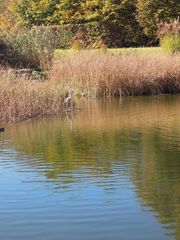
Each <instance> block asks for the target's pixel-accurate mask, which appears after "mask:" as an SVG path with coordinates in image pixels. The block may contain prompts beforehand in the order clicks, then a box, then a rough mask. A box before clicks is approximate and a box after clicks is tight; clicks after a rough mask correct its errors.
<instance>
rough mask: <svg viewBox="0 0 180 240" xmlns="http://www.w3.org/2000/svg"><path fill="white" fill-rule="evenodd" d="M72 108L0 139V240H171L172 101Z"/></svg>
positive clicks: (176, 111) (177, 130)
mask: <svg viewBox="0 0 180 240" xmlns="http://www.w3.org/2000/svg"><path fill="white" fill-rule="evenodd" d="M80 106H81V109H82V110H81V111H80V112H78V113H77V114H76V115H72V114H70V113H69V114H67V115H66V116H65V117H64V118H60V117H51V118H43V119H36V120H32V121H27V122H23V123H18V124H15V125H13V126H11V127H8V128H6V131H5V133H0V239H1V240H111V239H112V240H120V239H122V240H170V239H176V240H179V239H180V95H174V96H156V97H135V98H125V99H122V100H119V99H113V100H110V99H106V100H92V101H89V102H86V101H82V102H81V103H80Z"/></svg>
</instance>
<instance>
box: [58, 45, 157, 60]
mask: <svg viewBox="0 0 180 240" xmlns="http://www.w3.org/2000/svg"><path fill="white" fill-rule="evenodd" d="M84 51H87V50H84ZM89 51H91V52H95V53H109V54H113V55H122V54H132V53H135V54H136V53H137V54H160V53H162V49H161V48H160V47H139V48H99V49H94V50H89ZM79 52H80V50H79V49H73V48H71V49H56V50H55V52H54V58H55V59H58V58H60V57H62V56H72V55H76V54H78V53H79Z"/></svg>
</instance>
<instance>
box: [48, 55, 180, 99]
mask: <svg viewBox="0 0 180 240" xmlns="http://www.w3.org/2000/svg"><path fill="white" fill-rule="evenodd" d="M49 79H51V81H53V82H54V81H59V82H61V84H62V82H64V85H65V86H66V84H67V82H68V85H69V86H71V88H73V89H74V90H75V92H76V93H77V94H78V95H88V96H92V95H94V96H129V95H133V96H134V95H148V94H163V93H176V92H179V91H180V57H179V55H176V56H171V55H163V54H148V55H145V54H137V53H136V54H122V55H113V54H108V53H106V54H105V53H98V52H93V51H92V52H91V51H82V52H81V53H79V54H76V55H74V56H69V57H62V58H60V59H59V60H58V61H56V62H55V63H54V66H53V69H52V70H51V71H50V73H49Z"/></svg>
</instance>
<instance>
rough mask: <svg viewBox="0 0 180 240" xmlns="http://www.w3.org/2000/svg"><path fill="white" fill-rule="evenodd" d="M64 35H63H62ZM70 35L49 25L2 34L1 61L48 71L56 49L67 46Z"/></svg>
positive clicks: (0, 37) (15, 65)
mask: <svg viewBox="0 0 180 240" xmlns="http://www.w3.org/2000/svg"><path fill="white" fill-rule="evenodd" d="M61 36H62V37H61ZM66 38H68V37H66V35H65V34H64V36H63V34H62V31H60V30H57V29H55V28H54V29H52V28H48V27H33V28H32V29H23V30H20V31H19V32H16V33H12V34H1V35H0V50H1V55H2V57H1V61H4V62H7V63H9V64H10V65H12V66H14V67H22V68H33V69H36V70H40V71H46V70H48V68H49V67H50V66H51V63H52V60H53V56H54V50H55V49H56V48H59V47H65V45H66V42H67V39H66Z"/></svg>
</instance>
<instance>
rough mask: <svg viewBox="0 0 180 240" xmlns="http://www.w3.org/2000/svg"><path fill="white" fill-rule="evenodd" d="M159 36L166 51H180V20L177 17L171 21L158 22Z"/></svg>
mask: <svg viewBox="0 0 180 240" xmlns="http://www.w3.org/2000/svg"><path fill="white" fill-rule="evenodd" d="M157 34H158V37H159V38H160V44H161V47H162V49H163V50H164V51H166V52H169V53H176V52H179V51H180V20H179V18H178V19H175V20H173V21H171V22H169V23H167V22H165V23H163V22H161V23H160V24H158V32H157Z"/></svg>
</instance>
